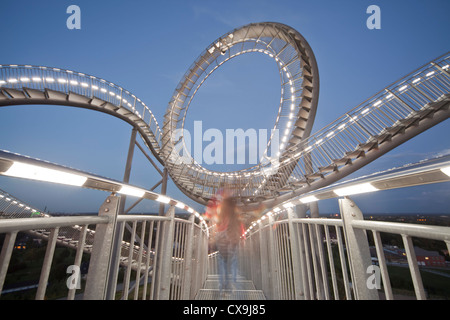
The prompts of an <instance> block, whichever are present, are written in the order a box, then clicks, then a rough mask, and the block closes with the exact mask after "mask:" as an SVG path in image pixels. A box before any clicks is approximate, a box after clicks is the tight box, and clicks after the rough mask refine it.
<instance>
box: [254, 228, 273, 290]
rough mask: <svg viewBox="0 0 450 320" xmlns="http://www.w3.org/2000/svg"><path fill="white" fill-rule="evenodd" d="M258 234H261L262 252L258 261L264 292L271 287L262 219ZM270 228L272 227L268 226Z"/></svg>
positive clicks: (260, 244)
mask: <svg viewBox="0 0 450 320" xmlns="http://www.w3.org/2000/svg"><path fill="white" fill-rule="evenodd" d="M258 228H259V230H258V236H259V252H260V257H261V258H260V260H259V261H257V263H259V265H260V268H261V274H262V277H261V288H258V289H261V290H263V291H264V293H266V292H268V291H269V290H268V288H270V284H269V283H268V281H267V279H268V277H267V275H268V274H269V265H268V263H267V261H268V260H269V258H268V254H267V245H266V240H267V239H265V237H264V233H263V232H264V230H263V222H262V221H260V222H259V224H258ZM267 228H270V227H267Z"/></svg>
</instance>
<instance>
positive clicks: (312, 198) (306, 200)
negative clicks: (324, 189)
mask: <svg viewBox="0 0 450 320" xmlns="http://www.w3.org/2000/svg"><path fill="white" fill-rule="evenodd" d="M318 200H319V199H317V198H316V197H315V196H307V197H304V198H301V199H300V202H301V203H309V202H314V201H318Z"/></svg>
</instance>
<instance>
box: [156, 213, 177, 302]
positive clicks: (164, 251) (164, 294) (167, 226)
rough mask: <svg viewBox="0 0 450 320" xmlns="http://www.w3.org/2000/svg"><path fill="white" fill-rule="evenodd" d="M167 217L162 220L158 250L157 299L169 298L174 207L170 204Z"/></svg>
mask: <svg viewBox="0 0 450 320" xmlns="http://www.w3.org/2000/svg"><path fill="white" fill-rule="evenodd" d="M166 216H167V217H169V218H170V220H168V221H164V222H163V223H164V227H163V230H164V231H163V233H162V234H163V235H164V237H163V238H162V240H163V241H162V243H161V244H162V246H161V250H160V256H161V264H160V270H158V271H159V272H158V273H159V275H160V280H159V292H158V293H159V295H158V299H159V300H169V294H170V281H171V271H172V253H173V252H172V251H173V237H174V232H175V220H174V218H175V207H174V206H170V207H169V209H168V210H167V214H166Z"/></svg>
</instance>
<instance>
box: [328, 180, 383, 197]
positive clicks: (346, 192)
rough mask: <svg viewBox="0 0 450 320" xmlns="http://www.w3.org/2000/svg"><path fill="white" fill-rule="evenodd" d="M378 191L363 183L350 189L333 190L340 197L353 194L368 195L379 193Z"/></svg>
mask: <svg viewBox="0 0 450 320" xmlns="http://www.w3.org/2000/svg"><path fill="white" fill-rule="evenodd" d="M377 190H378V189H377V188H375V187H374V186H372V185H371V184H370V183H361V184H357V185H354V186H350V187H345V188H338V189H336V190H333V191H334V193H336V194H337V195H338V196H349V195H352V194H359V193H366V192H372V191H377Z"/></svg>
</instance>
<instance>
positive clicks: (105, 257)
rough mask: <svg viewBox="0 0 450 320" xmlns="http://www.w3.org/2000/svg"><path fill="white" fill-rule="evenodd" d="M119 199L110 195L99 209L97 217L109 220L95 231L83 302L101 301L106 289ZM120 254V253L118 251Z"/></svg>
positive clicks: (99, 225) (104, 296)
mask: <svg viewBox="0 0 450 320" xmlns="http://www.w3.org/2000/svg"><path fill="white" fill-rule="evenodd" d="M119 199H120V198H119V197H117V196H115V195H110V196H109V197H108V198H106V200H105V202H104V203H103V204H102V206H101V207H100V211H99V213H98V215H99V216H106V217H108V218H109V222H108V223H107V224H98V225H97V227H96V229H95V237H94V244H93V246H92V252H91V260H90V262H89V271H88V275H87V281H86V289H85V292H84V299H85V300H103V299H105V298H106V289H107V284H108V276H109V271H110V267H111V264H112V262H113V261H111V255H112V249H113V239H114V233H115V226H116V218H117V212H118V210H119ZM119 254H120V251H119Z"/></svg>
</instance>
